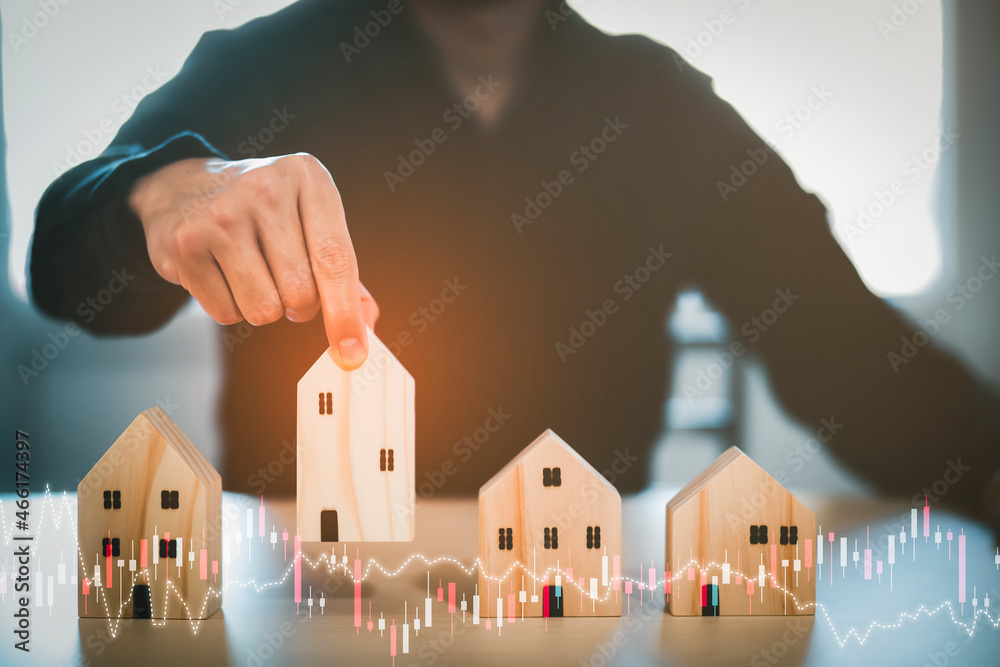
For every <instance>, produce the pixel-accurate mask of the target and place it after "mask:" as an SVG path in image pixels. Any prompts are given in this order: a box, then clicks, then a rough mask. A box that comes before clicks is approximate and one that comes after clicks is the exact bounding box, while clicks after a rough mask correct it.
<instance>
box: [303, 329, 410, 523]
mask: <svg viewBox="0 0 1000 667" xmlns="http://www.w3.org/2000/svg"><path fill="white" fill-rule="evenodd" d="M368 349H369V352H368V358H367V359H366V360H365V363H364V364H362V366H361V367H360V368H358V369H356V370H354V371H352V372H347V371H344V370H342V369H341V368H340V367H338V366H337V365H336V364H335V363H334V361H333V359H332V358H331V357H330V354H329V352H324V353H323V354H322V355H320V357H319V359H317V360H316V363H314V364H313V365H312V367H311V368H310V369H309V370H308V371H307V372H306V374H305V375H303V376H302V379H301V380H299V384H298V397H297V424H298V425H297V446H296V448H297V454H298V462H297V493H296V517H297V524H298V532H299V535H300V536H301V537H302V541H304V542H405V541H409V540H412V539H413V510H414V505H415V468H414V439H415V430H414V383H413V377H412V376H411V375H410V374H409V373H408V372H407V371H406V369H405V368H403V366H402V364H400V363H399V361H398V360H397V359H396V358H395V357H394V356H393V355H392V353H391V352H389V350H388V348H386V346H385V345H383V344H382V342H381V341H380V340H379V339H378V338H377V337H376V336H375V334H374V333H373V332H372V330H371V329H368Z"/></svg>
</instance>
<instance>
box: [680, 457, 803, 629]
mask: <svg viewBox="0 0 1000 667" xmlns="http://www.w3.org/2000/svg"><path fill="white" fill-rule="evenodd" d="M815 537H816V517H815V516H814V515H813V513H812V512H810V511H809V510H808V509H806V507H805V505H803V504H802V502H801V501H799V500H798V499H797V498H796V497H795V496H793V495H792V494H791V493H790V492H789V491H788V490H786V489H785V488H784V487H782V486H781V485H780V484H778V482H777V481H775V480H774V478H772V477H771V476H770V475H768V474H767V473H766V472H764V470H763V468H761V467H760V466H758V465H757V464H756V463H754V462H753V461H752V460H751V459H750V457H748V456H747V455H746V454H744V453H743V452H742V451H740V450H739V449H737V448H736V447H731V448H729V449H728V450H727V451H726V452H724V453H723V454H722V456H720V457H719V458H718V459H716V461H715V462H714V463H712V465H710V466H709V467H708V468H706V469H705V470H704V471H703V472H702V473H701V474H700V475H698V476H697V477H696V478H695V479H693V480H692V481H691V482H690V483H689V484H688V485H687V486H685V487H684V488H683V489H681V490H680V492H678V493H677V495H676V496H674V497H673V499H671V500H670V502H669V503H668V504H667V551H666V553H667V563H668V566H669V567H670V568H671V569H673V570H674V576H673V577H672V581H671V591H670V596H669V601H668V604H669V609H670V613H671V614H674V615H677V616H720V615H722V616H740V615H749V614H765V615H780V614H788V615H797V614H805V615H811V614H813V613H814V610H815V607H814V604H813V603H814V602H815V600H816V572H815V569H814V565H813V559H814V546H815V547H816V548H822V545H820V544H815V545H814V542H815Z"/></svg>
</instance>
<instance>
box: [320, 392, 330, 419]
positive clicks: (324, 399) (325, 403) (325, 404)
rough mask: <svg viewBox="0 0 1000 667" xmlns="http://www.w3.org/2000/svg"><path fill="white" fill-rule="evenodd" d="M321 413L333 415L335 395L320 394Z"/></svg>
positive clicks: (328, 393)
mask: <svg viewBox="0 0 1000 667" xmlns="http://www.w3.org/2000/svg"><path fill="white" fill-rule="evenodd" d="M319 413H320V414H321V415H332V414H333V394H332V393H330V392H326V393H323V392H322V391H321V392H319Z"/></svg>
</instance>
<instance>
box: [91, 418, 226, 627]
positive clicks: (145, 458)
mask: <svg viewBox="0 0 1000 667" xmlns="http://www.w3.org/2000/svg"><path fill="white" fill-rule="evenodd" d="M77 498H78V501H79V506H78V525H79V538H78V539H79V542H78V544H79V549H80V559H79V560H80V567H81V569H82V571H81V572H80V576H79V578H78V582H79V584H78V586H79V613H80V616H81V617H96V618H157V619H163V618H175V619H180V618H183V619H203V618H208V617H209V616H211V615H212V614H213V613H214V612H215V611H216V610H218V609H219V608H220V607H221V605H222V592H221V591H222V580H221V577H220V567H221V565H220V557H221V546H220V545H221V538H222V479H221V477H219V473H218V472H216V470H215V468H213V467H212V464H211V463H209V462H208V460H207V459H206V458H205V457H204V455H202V453H201V452H200V451H199V450H198V448H197V447H195V446H194V445H193V444H192V443H191V441H190V440H188V439H187V437H186V436H185V435H184V434H183V433H182V432H181V430H180V429H179V428H178V427H177V425H176V424H174V422H173V421H171V419H170V417H168V416H167V414H166V413H165V412H164V411H163V410H162V409H160V408H152V409H150V410H146V411H145V412H143V413H141V414H140V415H139V416H138V417H136V418H135V420H134V421H133V422H132V423H131V424H130V425H129V427H128V428H127V429H125V432H124V433H122V434H121V436H119V437H118V439H117V440H115V442H114V444H113V445H111V447H110V449H108V451H107V452H105V454H104V456H102V457H101V459H100V460H99V461H98V462H97V464H96V465H95V466H94V467H93V468H92V469H91V471H90V472H89V473H87V475H86V477H84V478H83V480H82V481H81V482H80V485H79V487H78V489H77Z"/></svg>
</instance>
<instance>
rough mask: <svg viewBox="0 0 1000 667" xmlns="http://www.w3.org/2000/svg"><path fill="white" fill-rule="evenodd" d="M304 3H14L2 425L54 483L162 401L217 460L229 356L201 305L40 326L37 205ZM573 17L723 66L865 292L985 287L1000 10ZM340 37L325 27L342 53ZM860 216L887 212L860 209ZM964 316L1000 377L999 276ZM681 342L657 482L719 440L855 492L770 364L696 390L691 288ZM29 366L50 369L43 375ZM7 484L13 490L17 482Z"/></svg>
mask: <svg viewBox="0 0 1000 667" xmlns="http://www.w3.org/2000/svg"><path fill="white" fill-rule="evenodd" d="M287 4H289V2H288V0H215V1H213V2H209V1H208V0H172V1H171V2H165V1H164V2H155V3H135V2H128V1H127V0H104V1H102V2H101V3H83V2H67V3H66V4H59V3H58V2H53V3H41V2H39V0H4V1H3V3H2V5H0V18H2V33H3V47H2V52H0V53H2V72H0V76H2V93H3V105H2V108H0V112H2V114H3V115H2V121H3V127H4V128H5V137H0V150H3V151H4V152H5V156H4V159H3V160H0V322H2V323H3V324H2V327H3V329H2V330H3V335H2V342H0V369H2V379H0V401H2V403H3V405H4V410H3V416H2V420H3V429H4V432H5V433H11V432H12V431H13V430H14V429H15V428H20V429H24V430H28V431H29V432H30V433H31V436H32V442H33V443H35V448H34V450H33V462H32V465H33V470H34V472H35V474H36V478H35V482H36V484H39V483H45V482H48V483H50V484H51V486H52V488H53V489H54V490H58V491H61V490H63V489H67V490H73V489H74V488H75V486H76V484H77V483H78V481H79V479H80V478H81V477H82V476H83V475H84V474H85V473H86V471H87V470H89V468H90V466H91V465H92V464H93V463H94V462H95V461H96V460H97V458H98V457H99V456H100V455H101V454H102V453H103V452H104V450H105V449H106V448H107V446H108V445H109V444H110V443H111V442H112V441H113V440H114V438H115V437H117V435H118V434H119V433H120V432H121V431H122V430H123V429H124V428H125V426H127V424H128V423H129V422H130V421H131V419H133V418H134V417H135V415H136V414H137V413H138V412H140V411H141V410H143V409H145V408H147V407H150V406H152V405H160V406H162V407H164V409H166V410H167V411H168V412H169V413H170V414H171V415H172V416H173V418H174V419H175V420H176V421H177V422H178V423H179V424H180V425H181V427H182V428H183V429H184V430H185V431H186V432H187V433H188V435H189V436H190V437H191V438H192V440H193V441H194V442H195V443H196V444H198V445H199V446H200V447H201V448H202V450H203V451H205V452H206V454H207V455H208V456H209V458H210V459H212V460H213V461H218V455H219V452H218V449H217V432H216V426H215V413H216V409H215V404H216V399H215V397H216V392H217V390H218V386H219V378H218V361H219V358H220V355H222V354H226V349H225V346H224V345H223V341H222V338H221V333H220V331H219V330H218V329H217V328H216V327H215V326H214V324H213V323H212V322H211V321H210V320H209V319H208V318H207V316H205V315H204V313H202V312H201V311H200V309H199V308H198V307H197V305H192V306H191V307H189V308H187V309H186V310H185V311H184V312H183V313H182V314H181V315H180V316H179V317H177V318H176V319H175V320H174V321H173V322H172V323H171V324H170V325H169V326H167V327H165V328H164V329H163V330H161V331H159V332H157V333H155V334H153V335H149V336H144V337H138V338H127V339H114V340H101V339H98V338H94V337H91V336H89V335H87V334H80V335H77V336H66V335H65V326H64V324H63V323H59V322H54V321H51V320H47V319H45V318H42V317H40V316H39V315H38V314H37V313H35V312H34V311H33V310H32V308H31V307H30V305H29V304H28V302H27V297H26V294H27V290H26V284H25V258H26V253H27V249H28V246H29V241H30V234H31V229H32V225H33V214H34V208H35V205H36V204H37V201H38V198H39V197H40V195H41V193H42V192H43V190H44V189H45V187H46V186H47V185H48V183H49V182H51V181H52V180H53V179H54V178H55V177H56V176H57V175H58V174H59V173H61V172H62V171H63V170H65V168H67V166H69V165H70V164H74V163H75V161H78V160H81V159H87V158H89V157H92V156H94V155H97V154H98V153H99V152H100V151H101V150H102V149H103V148H104V147H105V146H106V145H107V144H108V143H109V142H110V140H111V138H112V137H113V136H114V133H115V131H116V130H117V128H118V127H119V126H120V125H121V123H122V122H123V121H124V120H125V119H126V118H127V117H128V115H129V113H130V112H131V109H132V108H133V107H134V105H135V103H136V102H137V101H138V100H139V99H141V97H142V96H144V95H146V94H148V93H149V92H152V90H155V89H156V88H157V87H158V86H159V85H160V84H161V83H162V82H163V81H164V80H166V79H167V78H169V77H170V76H172V75H173V74H174V73H176V72H177V71H178V70H179V69H180V66H181V65H182V63H183V61H184V59H185V57H186V56H187V54H188V53H189V52H190V50H191V49H192V48H193V46H194V44H195V43H196V42H197V40H198V38H199V37H200V35H201V34H202V33H203V32H205V31H207V30H213V29H219V28H231V27H235V26H237V25H240V24H242V23H245V22H246V21H248V20H250V19H252V18H255V17H257V16H261V15H265V14H269V13H271V12H273V11H275V10H277V9H279V8H281V7H283V6H285V5H287ZM570 5H571V6H573V7H575V8H576V9H577V10H578V11H579V12H580V13H581V14H583V15H584V16H585V17H586V18H587V19H588V20H590V21H591V22H592V23H594V24H595V25H597V26H598V27H600V28H602V29H604V30H606V31H608V32H612V33H629V32H639V33H644V34H647V35H649V36H650V37H652V38H654V39H657V40H659V41H662V42H664V43H666V44H668V45H670V46H672V47H673V48H675V49H676V50H678V51H679V52H680V53H681V55H682V56H684V57H685V58H686V59H687V60H688V61H689V62H690V63H691V64H693V65H694V66H695V67H697V68H699V69H701V70H703V71H705V72H707V73H708V74H710V75H711V76H712V77H713V78H714V79H715V81H716V88H717V91H718V92H719V94H720V95H721V96H723V97H724V98H726V99H728V100H729V101H730V102H732V103H733V104H734V105H735V106H736V108H737V109H738V110H739V111H740V112H741V113H742V114H743V115H744V117H745V118H746V119H747V120H748V122H750V124H751V125H752V126H753V127H754V128H755V129H756V130H757V131H758V133H760V134H761V135H762V136H763V137H764V138H766V139H768V140H769V141H771V142H772V143H773V144H774V145H775V146H776V147H777V148H778V150H779V151H780V152H781V154H782V155H783V156H784V157H785V159H786V160H787V161H788V162H790V164H791V165H792V167H793V169H794V170H795V172H796V174H797V175H798V177H799V180H800V182H802V184H803V185H804V186H805V187H806V188H807V189H810V190H813V191H815V192H817V193H819V195H820V196H821V198H822V199H823V200H824V202H826V204H827V206H828V208H829V209H830V211H831V223H832V225H833V228H834V231H835V234H836V235H837V238H838V240H839V241H840V242H841V243H842V245H843V246H844V248H845V250H846V251H847V252H848V254H849V255H850V256H851V258H852V260H853V261H854V262H855V264H856V266H857V267H858V269H859V271H860V272H861V274H862V276H863V278H864V279H865V281H866V283H867V284H868V285H869V287H870V288H871V289H873V291H875V292H876V293H878V294H880V295H881V296H883V297H885V298H888V299H890V300H892V302H893V303H894V304H895V305H897V306H898V307H899V308H902V309H904V310H905V311H906V312H908V313H909V314H910V315H911V316H912V317H913V318H917V319H919V318H927V317H929V316H930V315H931V314H932V313H933V312H934V311H935V310H936V309H938V308H942V307H946V308H947V307H949V306H948V304H947V301H946V299H947V294H948V292H949V290H951V289H953V288H954V286H955V285H956V284H958V283H959V282H962V283H964V282H965V281H966V280H967V279H968V278H969V277H970V276H972V275H973V272H974V271H975V269H976V268H977V267H978V265H979V263H980V261H981V257H982V256H983V255H986V256H987V257H991V256H992V255H993V253H995V252H996V251H997V250H998V249H1000V225H998V224H997V223H998V220H997V218H998V213H1000V188H998V187H997V185H996V184H997V181H998V178H997V176H998V173H1000V170H998V168H997V159H998V157H1000V132H998V130H997V123H996V119H997V118H1000V90H998V86H997V82H998V81H1000V39H998V37H1000V3H995V2H988V1H983V2H958V1H957V0H945V1H943V2H939V1H937V0H926V1H923V2H918V0H902V1H901V0H893V1H889V0H876V1H871V0H844V1H843V2H838V3H801V2H800V3H796V2H794V1H793V0H773V1H770V2H765V1H764V0H711V1H709V2H670V3H664V2H662V1H657V0H586V1H581V2H572V3H570ZM44 6H50V10H49V12H48V13H46V11H45V10H44ZM51 6H55V7H57V8H58V9H57V10H56V11H53V10H52V8H51ZM337 42H339V37H337V33H336V32H335V30H334V29H333V28H332V27H331V45H332V47H333V46H335V44H336V43H337ZM193 102H195V101H193ZM942 133H944V135H943V136H945V137H946V143H945V144H944V145H945V150H943V151H940V152H939V153H937V154H936V155H933V156H932V159H930V160H927V159H924V160H921V162H920V165H917V164H916V163H915V162H914V161H913V156H915V155H917V156H919V155H921V154H923V153H924V152H925V151H927V150H928V149H931V148H933V146H934V145H935V141H936V140H937V139H938V137H939V136H942ZM956 134H957V138H956V139H948V138H947V137H951V136H954V135H956ZM931 153H932V154H933V153H935V151H933V150H932V151H931ZM923 165H926V167H925V166H923ZM895 179H902V180H904V182H905V185H906V189H905V193H904V194H903V195H901V196H899V197H897V198H896V199H895V201H893V202H892V203H891V205H888V206H885V207H883V208H884V210H882V211H879V208H878V207H877V206H874V204H875V203H876V202H878V201H879V194H880V193H881V192H882V191H885V190H886V189H888V188H889V185H890V183H891V182H892V181H893V180H895ZM860 210H863V211H867V212H869V214H870V216H871V219H870V221H868V220H866V219H864V218H859V214H860V213H859V211H860ZM876 213H877V214H878V215H875V214H876ZM953 315H954V316H953V317H952V319H951V321H950V322H949V324H948V325H947V326H946V327H944V328H943V329H942V330H941V331H940V333H939V334H938V335H937V336H936V337H935V341H936V342H938V343H940V344H943V345H946V346H947V347H949V348H950V349H952V350H954V351H955V352H956V353H957V354H959V355H960V356H961V357H962V358H963V359H965V360H966V362H967V363H968V364H969V365H970V367H972V368H973V369H974V370H975V371H976V372H977V373H979V374H981V375H982V376H983V377H984V378H988V379H990V380H991V381H993V382H1000V346H998V345H997V344H996V340H997V334H998V329H1000V285H993V284H989V283H988V284H987V285H986V286H985V287H984V288H983V290H982V291H981V292H979V293H978V294H977V295H976V296H975V298H974V299H973V300H971V301H970V302H969V304H968V306H967V307H966V308H964V309H963V310H962V311H961V312H956V313H954V314H953ZM664 331H665V333H664V335H671V336H674V337H676V338H677V339H678V340H679V341H680V342H681V343H682V344H681V346H680V348H679V350H680V351H679V355H680V358H679V359H678V365H677V368H678V372H677V373H676V376H675V378H674V398H672V399H671V400H670V401H669V402H668V405H666V406H664V411H665V414H669V416H670V419H671V423H673V424H675V425H676V426H677V428H675V429H672V430H671V432H670V433H665V434H664V437H663V440H662V443H661V446H660V447H659V448H658V453H657V455H656V457H655V460H654V461H653V463H652V466H651V471H650V476H651V481H652V482H653V483H654V484H658V485H679V484H682V483H684V482H686V481H687V480H688V479H689V478H690V477H691V476H692V475H694V474H695V473H697V472H698V471H699V470H700V469H701V468H702V467H703V466H704V465H706V464H707V463H708V462H710V461H711V460H712V459H713V458H714V457H715V456H717V455H718V453H719V452H720V451H721V450H722V448H723V447H725V446H727V445H728V444H738V445H739V446H741V447H743V448H744V449H745V450H746V451H747V452H748V453H750V454H751V455H752V456H754V457H755V458H756V459H757V460H758V461H759V462H760V463H761V464H762V465H763V466H764V467H765V468H766V469H768V470H769V471H771V472H776V471H779V470H782V471H785V472H786V473H788V474H789V476H790V478H791V486H793V487H808V488H810V489H812V490H815V491H819V492H826V493H847V492H856V491H859V490H861V488H860V487H859V485H858V484H857V483H856V482H854V481H853V480H852V479H851V478H850V477H849V476H847V475H845V474H843V473H842V472H841V471H840V470H839V469H838V467H837V466H836V465H835V464H833V463H832V462H831V461H830V459H829V458H828V457H827V456H826V455H825V454H824V453H822V452H820V453H819V454H818V455H816V456H815V457H813V458H811V459H809V460H803V459H802V458H801V456H800V455H799V454H796V448H797V447H801V446H802V445H804V444H805V443H806V442H807V441H808V440H809V439H810V437H811V434H810V433H807V432H805V431H803V430H802V429H801V428H799V427H798V426H796V425H795V424H793V423H791V422H790V421H789V420H788V419H787V418H786V417H785V416H784V414H783V413H782V411H781V410H780V408H779V407H778V406H777V405H776V404H775V403H774V400H773V398H772V396H771V394H770V392H769V390H768V387H767V380H766V375H765V373H764V372H763V370H762V369H761V368H760V367H759V366H758V365H757V364H756V363H754V361H753V360H752V359H741V360H739V361H738V363H736V364H734V365H733V366H732V367H731V368H730V369H728V370H726V371H725V372H724V373H722V377H721V379H720V380H719V381H717V382H713V383H712V389H711V391H709V392H705V393H704V394H703V395H701V396H698V397H695V398H692V396H691V394H690V392H685V387H690V386H693V383H695V382H696V381H697V378H698V376H699V373H707V372H710V371H711V372H713V373H714V372H715V371H716V370H717V369H716V368H714V367H713V365H717V364H718V361H717V359H718V358H717V357H716V356H714V355H715V354H716V352H717V351H718V350H719V349H721V347H722V346H724V345H725V343H726V341H727V340H728V337H729V335H730V333H729V329H728V327H727V324H726V323H725V322H724V321H722V319H721V318H719V317H718V315H716V314H715V313H713V311H712V308H711V304H708V303H705V302H704V301H703V300H702V299H701V298H700V297H699V295H698V294H697V293H696V292H691V293H688V294H685V295H684V296H682V298H681V299H680V300H679V302H678V304H677V305H676V308H675V312H674V313H673V315H671V316H670V318H668V321H667V322H665V327H664ZM46 346H49V347H48V348H46ZM53 351H55V354H54V355H53V354H52V353H53ZM36 352H37V354H38V356H36ZM46 353H48V356H51V357H52V358H51V359H48V358H45V357H46ZM33 361H34V363H35V366H36V367H37V366H41V365H42V364H43V363H44V368H42V369H41V370H39V371H38V373H37V375H25V374H24V373H23V369H25V368H32V362H33ZM943 444H945V445H946V443H943ZM11 484H12V482H11V480H8V479H6V478H4V480H3V482H2V484H0V491H6V490H9V489H10V486H11ZM35 488H36V489H38V488H39V487H37V486H36V487H35Z"/></svg>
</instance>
